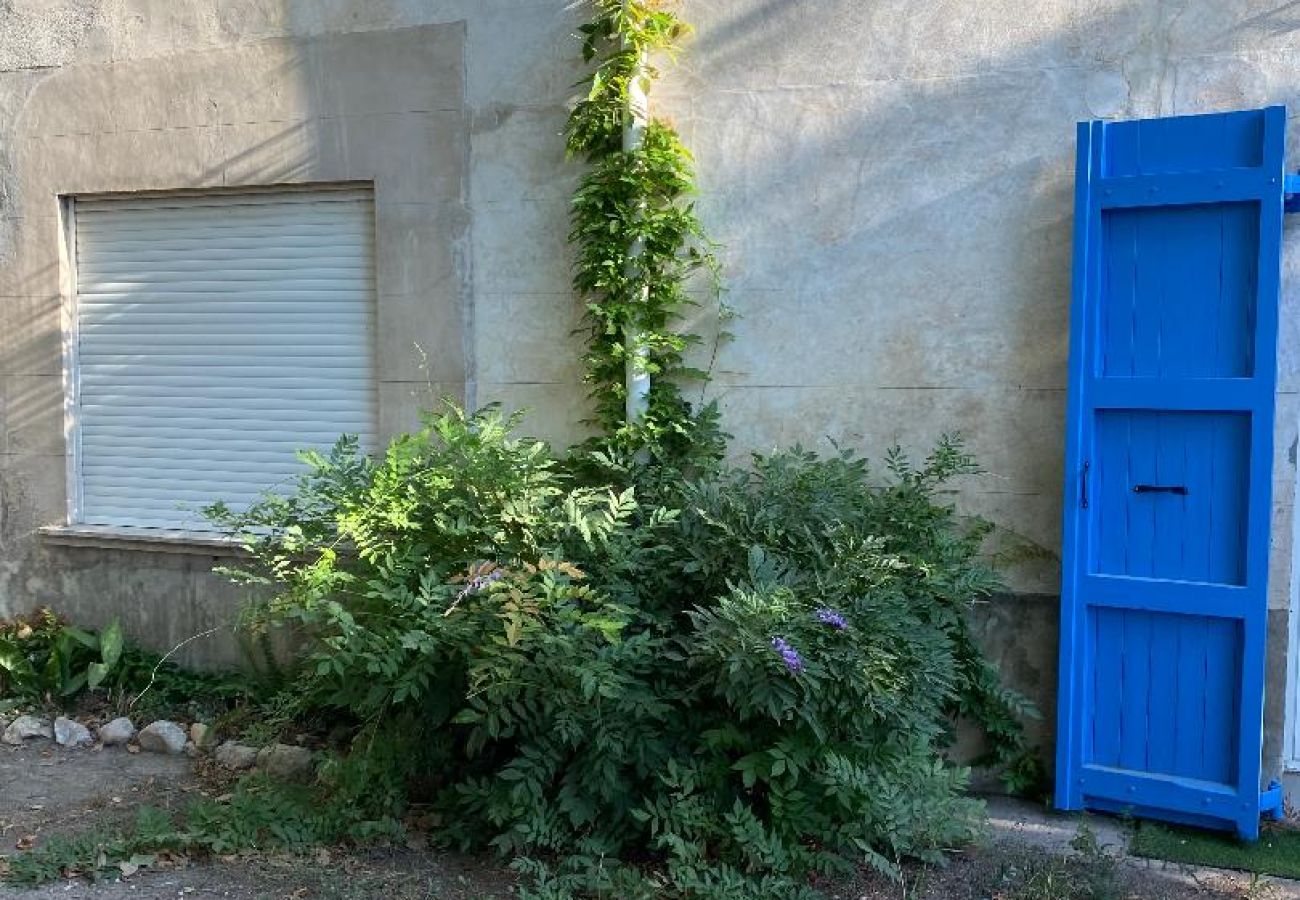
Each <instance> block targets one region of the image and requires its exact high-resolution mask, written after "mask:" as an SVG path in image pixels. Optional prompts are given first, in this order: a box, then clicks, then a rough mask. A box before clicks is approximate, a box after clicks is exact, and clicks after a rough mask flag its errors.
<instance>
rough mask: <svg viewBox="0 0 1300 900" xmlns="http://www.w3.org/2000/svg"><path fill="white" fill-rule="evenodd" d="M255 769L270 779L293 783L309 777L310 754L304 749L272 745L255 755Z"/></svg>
mask: <svg viewBox="0 0 1300 900" xmlns="http://www.w3.org/2000/svg"><path fill="white" fill-rule="evenodd" d="M257 767H258V768H259V769H261V770H262V771H263V772H265V773H266V774H268V775H270V776H271V777H272V778H279V779H281V780H283V781H294V780H297V779H301V778H305V777H306V776H308V775H311V773H312V770H313V769H314V765H313V763H312V753H311V751H310V750H308V749H307V748H306V747H294V746H292V745H290V744H272V745H271V746H269V747H263V748H262V749H261V751H260V752H259V753H258V754H257Z"/></svg>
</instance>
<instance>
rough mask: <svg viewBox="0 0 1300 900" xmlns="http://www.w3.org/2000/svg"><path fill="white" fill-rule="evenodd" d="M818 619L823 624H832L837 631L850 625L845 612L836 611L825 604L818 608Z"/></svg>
mask: <svg viewBox="0 0 1300 900" xmlns="http://www.w3.org/2000/svg"><path fill="white" fill-rule="evenodd" d="M817 621H818V622H821V623H822V624H823V625H829V626H831V627H832V628H834V629H835V630H836V631H843V630H844V629H845V628H848V627H849V623H848V620H847V619H845V618H844V616H843V614H841V613H838V612H836V611H835V610H833V609H831V608H830V607H829V606H823V607H822V608H821V609H819V610H817Z"/></svg>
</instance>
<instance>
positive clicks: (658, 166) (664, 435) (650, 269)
mask: <svg viewBox="0 0 1300 900" xmlns="http://www.w3.org/2000/svg"><path fill="white" fill-rule="evenodd" d="M592 8H593V11H594V16H593V18H592V19H591V21H590V22H587V23H586V24H584V25H582V26H581V28H580V29H579V31H580V34H581V37H582V40H583V57H584V59H585V60H586V61H587V62H588V63H590V64H593V66H594V68H593V71H592V72H591V75H590V76H589V79H588V81H587V92H586V94H585V96H584V97H583V98H582V99H581V101H580V102H579V103H578V104H577V105H576V106H575V107H574V109H573V112H572V113H571V114H570V116H569V120H568V124H567V127H566V132H565V137H566V141H567V145H568V151H569V154H570V155H571V156H573V157H577V158H581V159H582V160H584V161H585V162H586V163H587V164H588V166H589V168H588V170H587V172H586V174H585V175H584V176H583V178H582V180H581V182H580V184H579V186H578V189H577V191H576V193H575V195H574V200H573V210H572V230H571V232H570V241H571V242H572V244H573V245H574V247H575V250H576V261H575V273H574V278H573V285H574V289H575V291H576V292H577V294H578V295H579V297H580V298H581V299H582V302H583V304H584V308H585V316H584V327H585V331H586V335H587V352H586V354H585V356H584V364H585V377H586V380H587V382H588V383H589V384H590V385H591V392H592V398H593V400H594V401H595V407H596V412H595V421H596V424H597V425H598V426H599V427H600V429H601V430H602V431H603V432H604V434H605V435H606V436H607V437H609V438H612V439H613V440H614V441H615V442H616V443H619V444H622V445H623V446H625V447H629V448H633V449H642V448H651V449H656V448H660V449H662V448H667V449H671V448H672V447H674V446H678V447H680V446H683V445H687V444H689V443H690V442H691V440H692V437H693V435H694V434H695V433H696V431H697V430H698V427H699V425H700V423H701V422H702V421H707V420H709V418H710V416H711V411H709V410H705V411H703V412H702V413H701V412H697V411H694V410H692V408H691V405H690V404H689V403H688V402H687V401H686V399H685V397H684V396H683V393H682V385H683V384H684V383H688V382H690V381H703V380H706V379H707V378H708V373H706V372H704V371H701V370H698V369H693V368H691V367H689V366H688V365H687V364H686V362H685V355H686V352H687V350H688V349H689V348H690V347H691V346H693V345H695V344H698V343H699V342H700V337H699V336H698V335H696V334H693V333H691V332H689V331H687V330H686V329H684V328H683V327H682V322H681V318H682V314H683V312H684V311H685V310H686V309H687V308H688V307H690V306H691V305H693V300H692V299H691V295H690V293H689V292H688V284H690V283H691V281H692V279H693V278H694V277H696V276H697V275H700V274H705V275H708V276H711V277H710V278H709V279H708V280H709V282H710V284H711V285H712V286H713V288H714V289H715V290H716V288H717V283H718V282H717V265H716V262H715V259H714V256H713V254H712V252H711V249H710V242H709V240H708V238H707V236H706V234H705V231H704V227H703V225H702V224H701V222H700V219H699V217H698V215H697V214H696V210H695V206H694V203H693V202H692V200H691V197H692V195H693V194H694V192H695V172H694V161H693V159H692V157H691V154H690V151H688V150H687V149H686V147H685V146H684V145H683V143H682V141H681V138H680V137H679V135H678V134H677V132H676V131H675V130H674V129H673V128H672V126H671V125H669V124H668V123H666V122H664V121H661V120H658V119H653V118H651V119H649V121H647V122H645V123H644V124H645V130H644V136H643V137H642V139H641V140H639V141H638V142H636V146H634V147H631V148H625V144H624V140H623V136H624V132H625V130H626V129H628V128H629V127H630V126H631V125H632V124H633V119H634V117H636V116H637V111H636V110H635V109H634V104H633V99H634V95H639V94H642V93H644V94H646V95H648V94H649V92H650V87H651V84H652V83H653V82H654V81H655V80H656V79H657V78H658V77H659V74H660V72H659V70H658V69H657V68H656V67H655V65H654V64H653V63H652V62H649V61H650V60H654V59H671V58H672V56H673V54H674V51H675V50H676V48H677V45H678V42H679V41H680V40H681V39H682V37H683V36H685V35H686V33H687V32H688V30H689V29H688V27H687V26H686V25H685V24H684V23H683V22H682V21H681V20H680V19H679V18H678V17H677V16H676V15H675V14H674V13H673V12H671V11H669V10H668V9H666V8H663V6H662V5H661V4H656V3H653V2H645V0H592ZM638 82H639V83H638ZM638 88H639V89H638ZM637 351H639V352H637ZM629 364H631V365H632V366H634V367H637V369H638V370H641V374H645V375H648V376H650V380H651V387H650V394H649V401H648V409H647V411H646V412H645V414H644V416H643V417H642V418H641V419H640V421H629V420H628V418H627V416H626V403H627V387H626V381H627V378H626V376H627V370H628V366H629Z"/></svg>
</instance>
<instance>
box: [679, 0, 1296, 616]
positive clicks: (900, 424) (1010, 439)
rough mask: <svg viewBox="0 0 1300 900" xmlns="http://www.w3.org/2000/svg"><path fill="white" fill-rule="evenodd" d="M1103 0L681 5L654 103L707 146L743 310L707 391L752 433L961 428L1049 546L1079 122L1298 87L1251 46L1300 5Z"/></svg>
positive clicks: (981, 499)
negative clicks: (680, 45)
mask: <svg viewBox="0 0 1300 900" xmlns="http://www.w3.org/2000/svg"><path fill="white" fill-rule="evenodd" d="M1088 6H1090V7H1091V9H1089V8H1082V9H1081V8H1080V4H1077V3H1074V2H1069V0H1046V2H1042V3H1036V4H1034V13H1033V15H1032V16H1026V15H1025V13H1024V12H1023V5H1022V4H1016V3H986V4H960V5H958V7H954V6H953V5H951V4H937V3H915V2H911V3H908V2H903V0H885V2H871V3H860V2H850V0H834V2H830V3H822V4H789V3H782V2H776V0H764V2H757V0H731V2H720V3H717V4H708V5H704V4H699V5H696V6H695V7H694V8H693V9H690V10H689V11H688V15H693V17H694V21H695V24H696V25H697V28H698V31H697V35H696V37H695V38H694V40H693V42H692V44H691V45H690V46H689V48H688V49H687V52H686V53H685V54H684V55H683V57H682V61H681V68H680V69H673V70H670V72H671V74H670V75H669V78H668V81H669V83H668V85H667V86H666V88H665V90H664V91H663V92H662V99H661V106H660V109H661V111H662V112H664V113H666V114H668V115H669V116H670V117H672V118H674V119H676V120H678V122H679V124H681V125H682V127H683V130H684V131H685V132H686V138H687V141H688V143H689V144H690V145H691V146H692V147H693V148H694V149H695V151H696V155H697V160H698V165H699V171H700V182H701V192H702V196H701V201H700V203H701V208H702V211H703V213H704V216H705V218H706V222H707V223H708V224H709V225H710V226H711V230H712V232H713V235H714V237H715V238H717V239H718V240H719V241H720V242H721V244H722V245H723V247H724V248H725V253H726V257H727V258H726V264H727V281H728V287H729V289H730V293H729V296H728V297H727V300H728V302H729V303H730V304H731V305H732V306H734V307H736V308H737V309H738V311H739V313H740V315H741V316H742V318H741V319H740V320H739V321H738V322H736V323H734V324H733V326H732V330H733V331H734V332H735V333H736V337H737V339H736V340H735V341H734V342H732V343H730V344H729V345H727V346H726V347H725V348H724V349H723V351H722V353H721V354H720V358H719V372H718V375H719V378H718V383H717V385H716V386H715V389H714V393H715V394H716V395H717V396H719V398H720V399H721V401H722V403H723V405H724V408H725V409H726V411H727V413H728V417H727V419H728V425H729V427H730V429H731V430H732V431H733V432H734V433H736V435H737V437H738V439H739V447H740V448H741V449H743V448H745V447H759V448H764V447H770V446H772V445H777V444H788V443H792V442H795V441H802V442H804V443H806V444H807V443H813V444H816V443H818V442H820V441H821V440H822V439H823V438H824V437H826V436H831V437H835V438H837V439H841V440H844V441H846V442H848V443H850V444H856V445H859V446H861V447H862V448H864V449H865V450H866V451H867V452H869V453H871V454H872V455H873V456H876V457H877V458H878V457H879V455H880V453H881V451H882V450H883V449H884V448H885V447H886V446H888V445H889V444H891V443H893V442H895V441H898V442H901V443H902V444H903V445H904V446H905V447H907V448H910V449H912V450H913V451H915V452H918V453H919V452H924V450H925V449H926V448H927V447H928V446H929V445H930V444H931V443H932V441H933V440H934V438H935V437H936V436H937V435H938V434H939V433H940V432H942V431H948V430H957V431H960V432H961V433H962V434H963V435H964V436H965V437H966V438H967V440H968V443H969V445H970V448H971V449H972V450H973V451H974V452H975V453H976V454H977V456H978V457H979V459H980V460H981V462H982V463H983V464H984V466H985V467H986V468H987V469H989V470H990V473H991V474H990V475H987V476H984V477H981V478H978V479H975V480H972V481H969V482H967V483H965V484H963V485H961V498H960V499H961V504H962V506H963V508H965V509H967V510H969V511H972V512H978V513H981V514H984V515H986V516H988V517H989V518H991V519H992V520H993V521H995V522H996V523H998V524H999V525H1001V526H1003V527H1005V528H1006V529H1009V530H1010V531H1013V532H1016V533H1018V534H1020V535H1023V536H1024V537H1025V538H1026V539H1027V540H1028V541H1029V542H1030V543H1032V544H1035V545H1037V546H1039V547H1041V548H1046V549H1047V550H1048V551H1050V552H1051V553H1052V554H1054V553H1055V549H1056V548H1057V547H1058V545H1059V520H1060V499H1059V498H1060V491H1061V483H1062V469H1061V466H1062V457H1063V436H1064V406H1065V395H1064V392H1065V386H1066V356H1067V350H1068V329H1067V312H1068V305H1069V295H1070V264H1071V260H1070V258H1071V231H1072V214H1073V183H1072V182H1073V156H1074V128H1075V123H1076V122H1077V121H1080V120H1085V119H1090V118H1094V117H1110V118H1124V117H1131V116H1144V115H1157V114H1169V113H1187V112H1197V111H1204V110H1205V109H1208V108H1220V107H1224V106H1241V107H1244V106H1259V105H1264V104H1268V103H1274V102H1285V101H1288V100H1292V101H1294V100H1295V99H1296V95H1297V94H1298V93H1300V83H1298V82H1297V81H1296V79H1295V78H1294V77H1293V70H1292V66H1291V63H1289V62H1287V61H1286V60H1287V59H1289V55H1288V54H1286V53H1281V52H1279V53H1278V55H1277V57H1276V58H1272V57H1269V58H1253V57H1250V56H1249V55H1248V54H1247V53H1246V52H1245V51H1244V49H1242V48H1244V47H1247V46H1249V45H1251V42H1254V41H1257V40H1263V39H1264V38H1263V37H1262V36H1263V35H1268V36H1269V37H1268V38H1267V40H1268V46H1269V47H1271V48H1272V49H1274V50H1280V48H1281V47H1282V45H1283V44H1284V43H1285V44H1287V45H1288V46H1289V45H1293V44H1300V39H1297V36H1296V34H1295V33H1294V30H1293V29H1292V28H1291V25H1290V23H1291V19H1292V17H1293V16H1294V15H1295V8H1296V4H1295V3H1287V4H1284V5H1280V6H1278V7H1277V9H1275V10H1274V11H1272V12H1271V13H1269V14H1267V15H1260V16H1256V17H1253V18H1251V19H1247V20H1244V21H1234V20H1233V19H1234V16H1237V15H1239V13H1231V12H1230V11H1225V10H1224V9H1223V8H1222V7H1223V4H1218V3H1215V2H1212V0H1198V2H1194V3H1189V4H1184V5H1183V6H1182V7H1181V8H1180V9H1179V10H1177V11H1173V12H1170V11H1166V10H1164V9H1163V8H1162V6H1161V4H1158V3H1155V2H1124V3H1109V4H1104V5H1103V4H1089V5H1088ZM1207 54H1210V56H1208V57H1207ZM1229 58H1230V60H1231V61H1232V63H1233V65H1232V66H1228V65H1227V61H1228V59H1229ZM1274 67H1276V72H1274ZM1242 68H1246V69H1249V70H1250V71H1252V72H1254V73H1255V75H1256V76H1257V77H1245V76H1243V75H1242V73H1241V71H1240V70H1241V69H1242ZM1274 75H1276V77H1274ZM709 317H710V311H709V310H702V311H700V315H699V317H698V318H699V321H700V322H701V323H706V322H707V321H708V319H709ZM706 328H707V326H706ZM823 446H824V445H823ZM1025 568H1026V571H1023V572H1016V573H1013V581H1014V586H1015V587H1016V588H1017V589H1019V590H1022V591H1027V592H1033V591H1040V592H1044V593H1050V592H1054V591H1055V590H1056V587H1057V581H1058V573H1057V566H1056V563H1055V561H1054V560H1051V559H1047V560H1046V561H1043V560H1042V558H1041V555H1040V559H1039V561H1037V562H1034V563H1033V564H1031V565H1029V566H1027V567H1025Z"/></svg>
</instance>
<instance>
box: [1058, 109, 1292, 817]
mask: <svg viewBox="0 0 1300 900" xmlns="http://www.w3.org/2000/svg"><path fill="white" fill-rule="evenodd" d="M1285 127H1286V111H1285V109H1284V108H1282V107H1271V108H1268V109H1262V110H1251V111H1246V112H1234V113H1225V114H1219V115H1206V116H1185V117H1178V118H1168V119H1152V120H1144V121H1135V122H1118V123H1103V122H1091V123H1083V124H1081V125H1080V126H1079V148H1078V169H1077V176H1076V177H1077V185H1076V200H1075V203H1076V208H1075V238H1074V241H1075V254H1074V297H1073V307H1072V313H1071V321H1070V325H1071V346H1070V393H1069V411H1068V418H1067V425H1068V434H1067V460H1066V467H1067V468H1066V472H1067V475H1066V493H1065V500H1066V502H1065V507H1066V509H1065V523H1064V525H1065V534H1064V555H1063V560H1062V562H1063V567H1064V577H1063V585H1062V607H1061V657H1060V665H1061V682H1060V693H1059V697H1058V735H1057V785H1056V802H1057V805H1058V806H1059V807H1061V808H1064V809H1081V808H1090V809H1101V810H1109V811H1115V812H1131V813H1132V814H1134V815H1138V816H1147V817H1153V818H1160V819H1166V820H1171V821H1178V822H1185V823H1189V824H1195V825H1204V826H1208V827H1215V828H1223V829H1232V830H1235V831H1237V832H1238V833H1239V834H1241V835H1243V836H1245V837H1254V836H1256V835H1257V834H1258V831H1259V818H1260V813H1261V811H1269V812H1273V811H1275V810H1276V806H1277V805H1278V802H1279V797H1278V793H1279V792H1278V791H1277V790H1275V789H1271V790H1268V791H1263V792H1261V789H1260V787H1261V785H1260V750H1261V746H1260V744H1261V731H1262V723H1263V697H1264V638H1265V621H1266V619H1265V616H1266V609H1267V598H1266V581H1267V576H1268V550H1269V523H1270V510H1271V496H1270V495H1271V491H1270V484H1271V472H1272V463H1273V403H1274V397H1273V392H1274V381H1275V371H1274V369H1275V352H1276V341H1277V304H1278V280H1279V269H1280V243H1281V228H1282V213H1283V187H1284V175H1283V144H1284V132H1285Z"/></svg>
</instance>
